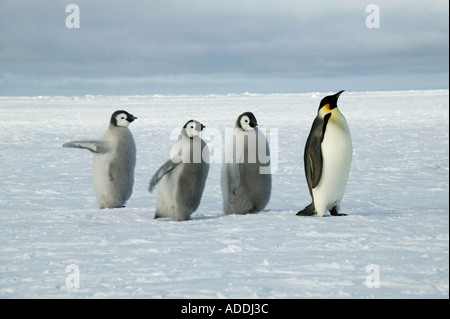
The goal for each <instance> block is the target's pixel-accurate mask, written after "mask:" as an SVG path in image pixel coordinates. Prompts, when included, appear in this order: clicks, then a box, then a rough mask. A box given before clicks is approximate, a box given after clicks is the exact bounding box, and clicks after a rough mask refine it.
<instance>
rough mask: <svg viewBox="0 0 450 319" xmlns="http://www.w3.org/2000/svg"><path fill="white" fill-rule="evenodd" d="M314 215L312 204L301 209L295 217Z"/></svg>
mask: <svg viewBox="0 0 450 319" xmlns="http://www.w3.org/2000/svg"><path fill="white" fill-rule="evenodd" d="M315 213H316V212H315V211H314V204H313V203H311V204H309V205H308V206H306V207H305V208H303V209H302V210H301V211H299V212H298V213H297V214H296V215H297V216H312V215H314V214H315Z"/></svg>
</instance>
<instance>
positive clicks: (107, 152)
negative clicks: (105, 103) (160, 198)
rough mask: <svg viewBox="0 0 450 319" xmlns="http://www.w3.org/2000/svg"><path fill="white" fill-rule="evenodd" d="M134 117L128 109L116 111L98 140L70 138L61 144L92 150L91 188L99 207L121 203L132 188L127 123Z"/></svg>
mask: <svg viewBox="0 0 450 319" xmlns="http://www.w3.org/2000/svg"><path fill="white" fill-rule="evenodd" d="M135 119H137V117H135V116H133V115H132V114H130V113H128V112H127V111H123V110H119V111H115V112H114V113H113V114H112V116H111V120H110V123H109V128H108V130H107V131H106V132H105V134H104V135H103V137H102V139H101V140H83V141H72V142H67V143H65V144H64V145H63V146H64V147H75V148H85V149H87V150H89V151H91V152H92V153H94V163H93V172H92V173H93V177H94V190H95V197H96V199H97V203H98V205H99V207H100V208H101V209H103V208H118V207H124V205H125V203H126V201H127V200H128V199H129V198H130V196H131V193H132V192H133V184H134V168H135V166H136V145H135V143H134V139H133V135H132V134H131V131H130V130H129V129H128V125H130V123H131V122H133V121H134V120H135Z"/></svg>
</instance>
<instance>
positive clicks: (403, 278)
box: [0, 88, 449, 298]
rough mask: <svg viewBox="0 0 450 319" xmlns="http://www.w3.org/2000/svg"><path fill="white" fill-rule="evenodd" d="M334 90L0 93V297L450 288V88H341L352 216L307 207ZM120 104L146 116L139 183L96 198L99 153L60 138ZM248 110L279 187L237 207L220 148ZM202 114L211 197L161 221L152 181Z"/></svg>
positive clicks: (99, 124)
mask: <svg viewBox="0 0 450 319" xmlns="http://www.w3.org/2000/svg"><path fill="white" fill-rule="evenodd" d="M339 89H341V88H339ZM334 93H335V92H321V93H309V94H267V95H259V94H249V93H246V94H233V95H208V96H160V95H153V96H75V97H65V96H39V97H0V111H1V116H0V154H1V165H0V172H1V179H0V185H1V193H0V297H1V298H448V297H449V250H448V247H449V235H448V234H449V92H448V90H435V91H401V92H348V91H347V92H345V93H343V94H342V95H341V97H340V99H339V102H338V105H339V108H340V110H341V112H342V113H343V114H344V116H345V117H346V119H347V122H348V125H349V128H350V131H351V134H352V138H353V161H352V166H351V171H350V176H349V182H348V185H347V190H346V193H345V195H344V199H343V201H342V205H341V208H342V210H341V212H343V213H346V214H348V216H344V217H333V216H330V215H329V214H327V215H326V216H325V217H322V218H320V217H316V216H315V217H300V216H296V215H295V214H296V212H297V211H298V210H300V209H302V208H303V207H304V206H306V205H307V204H309V203H310V196H309V193H308V188H307V184H306V179H305V176H304V170H303V148H304V145H305V142H306V138H307V137H308V133H309V130H310V127H311V124H312V121H313V120H314V117H315V116H316V112H317V108H318V106H319V102H320V100H321V99H322V97H324V96H326V95H329V94H334ZM120 109H123V110H127V111H128V112H130V113H132V114H133V115H135V116H137V117H138V119H137V120H136V121H134V122H133V123H132V124H131V125H130V127H129V128H130V130H131V131H132V133H133V135H134V138H135V141H136V146H137V165H136V172H135V184H134V192H133V195H132V196H131V198H130V200H129V201H128V203H127V205H126V207H125V208H120V209H104V210H100V209H99V208H98V206H97V203H96V201H95V196H94V191H93V183H92V156H93V155H92V154H91V153H90V152H88V151H86V150H81V149H66V148H63V147H62V144H63V143H64V142H67V141H71V140H79V139H99V138H100V137H101V136H102V135H103V133H104V132H105V130H106V129H107V126H108V123H109V118H110V116H111V114H112V113H113V112H114V111H116V110H120ZM245 111H251V112H253V113H254V114H255V116H256V118H257V120H258V124H259V127H260V128H261V129H263V128H264V129H266V135H267V136H268V138H269V139H270V145H271V151H272V164H274V163H275V164H276V165H275V166H274V167H273V169H274V172H273V173H274V174H273V183H272V196H271V199H270V202H269V204H268V205H267V207H266V209H265V210H264V211H262V212H260V213H257V214H252V215H243V216H238V215H230V216H227V215H224V214H223V212H222V198H221V191H220V169H221V163H220V158H221V157H222V156H223V150H224V147H225V144H226V142H227V141H226V131H227V130H229V129H231V128H232V127H233V126H234V123H235V120H236V118H237V116H238V115H239V114H241V113H243V112H245ZM190 119H196V120H199V121H201V122H202V123H203V124H205V125H206V129H205V130H204V131H203V133H202V136H203V138H204V139H205V141H206V142H207V143H208V144H209V146H210V151H211V156H212V158H213V162H212V163H211V167H210V171H209V176H208V179H207V183H206V189H205V192H204V194H203V198H202V202H201V204H200V207H199V209H198V210H197V211H196V212H195V213H194V214H193V215H192V219H191V220H190V221H185V222H176V221H171V220H168V219H156V220H155V219H154V218H153V217H154V214H155V206H156V200H157V191H155V192H154V193H153V194H150V193H148V191H147V187H148V183H149V180H150V178H151V176H152V175H153V173H155V172H156V170H157V169H158V168H159V167H160V166H161V165H162V164H163V163H164V161H165V160H166V159H167V157H168V156H169V153H170V149H171V147H172V145H173V144H174V143H175V142H176V136H177V133H178V132H179V130H180V129H181V127H182V126H183V125H184V124H185V123H186V122H187V121H188V120H190Z"/></svg>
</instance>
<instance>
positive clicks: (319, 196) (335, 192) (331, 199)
mask: <svg viewBox="0 0 450 319" xmlns="http://www.w3.org/2000/svg"><path fill="white" fill-rule="evenodd" d="M322 161H323V164H322V176H321V179H320V182H319V184H318V185H317V186H316V187H315V188H314V189H313V190H312V191H313V197H314V206H315V209H316V213H317V215H319V216H323V215H324V214H325V212H326V211H327V210H331V209H332V208H333V207H336V208H337V210H339V205H340V203H341V201H342V198H343V196H344V192H345V188H346V185H347V180H348V175H349V172H350V165H351V161H352V141H351V136H350V132H349V130H348V128H347V127H342V126H340V125H336V124H335V123H333V122H331V121H330V123H328V125H327V128H326V132H325V135H324V139H323V141H322Z"/></svg>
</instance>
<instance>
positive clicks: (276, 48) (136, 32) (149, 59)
mask: <svg viewBox="0 0 450 319" xmlns="http://www.w3.org/2000/svg"><path fill="white" fill-rule="evenodd" d="M70 3H74V4H77V5H78V7H79V9H80V28H79V29H76V28H73V29H69V28H67V27H66V17H67V16H68V15H69V14H70V13H66V12H65V10H66V6H67V5H68V4H70ZM371 3H374V4H376V5H377V6H378V8H379V10H380V12H379V13H380V15H379V17H380V25H379V28H368V27H367V25H366V19H367V17H368V16H369V15H370V14H372V13H373V12H369V13H368V12H366V7H367V5H369V4H371ZM448 37H449V2H448V1H447V0H431V1H430V0H427V1H425V0H421V1H417V0H407V1H377V0H369V1H356V0H354V1H348V0H347V1H331V0H326V1H322V0H317V1H315V2H314V3H311V2H310V1H298V0H297V1H294V0H273V1H268V0H220V1H218V0H164V1H162V0H127V1H124V0H122V1H118V0H72V1H62V0H39V1H36V0H0V95H48V94H51V95H58V94H60V95H78V94H158V93H159V94H215V93H242V92H256V93H297V92H311V91H314V92H317V91H321V92H328V91H338V90H341V89H346V90H348V91H366V90H400V89H440V88H447V89H448V85H449V82H448V76H449V40H448Z"/></svg>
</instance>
